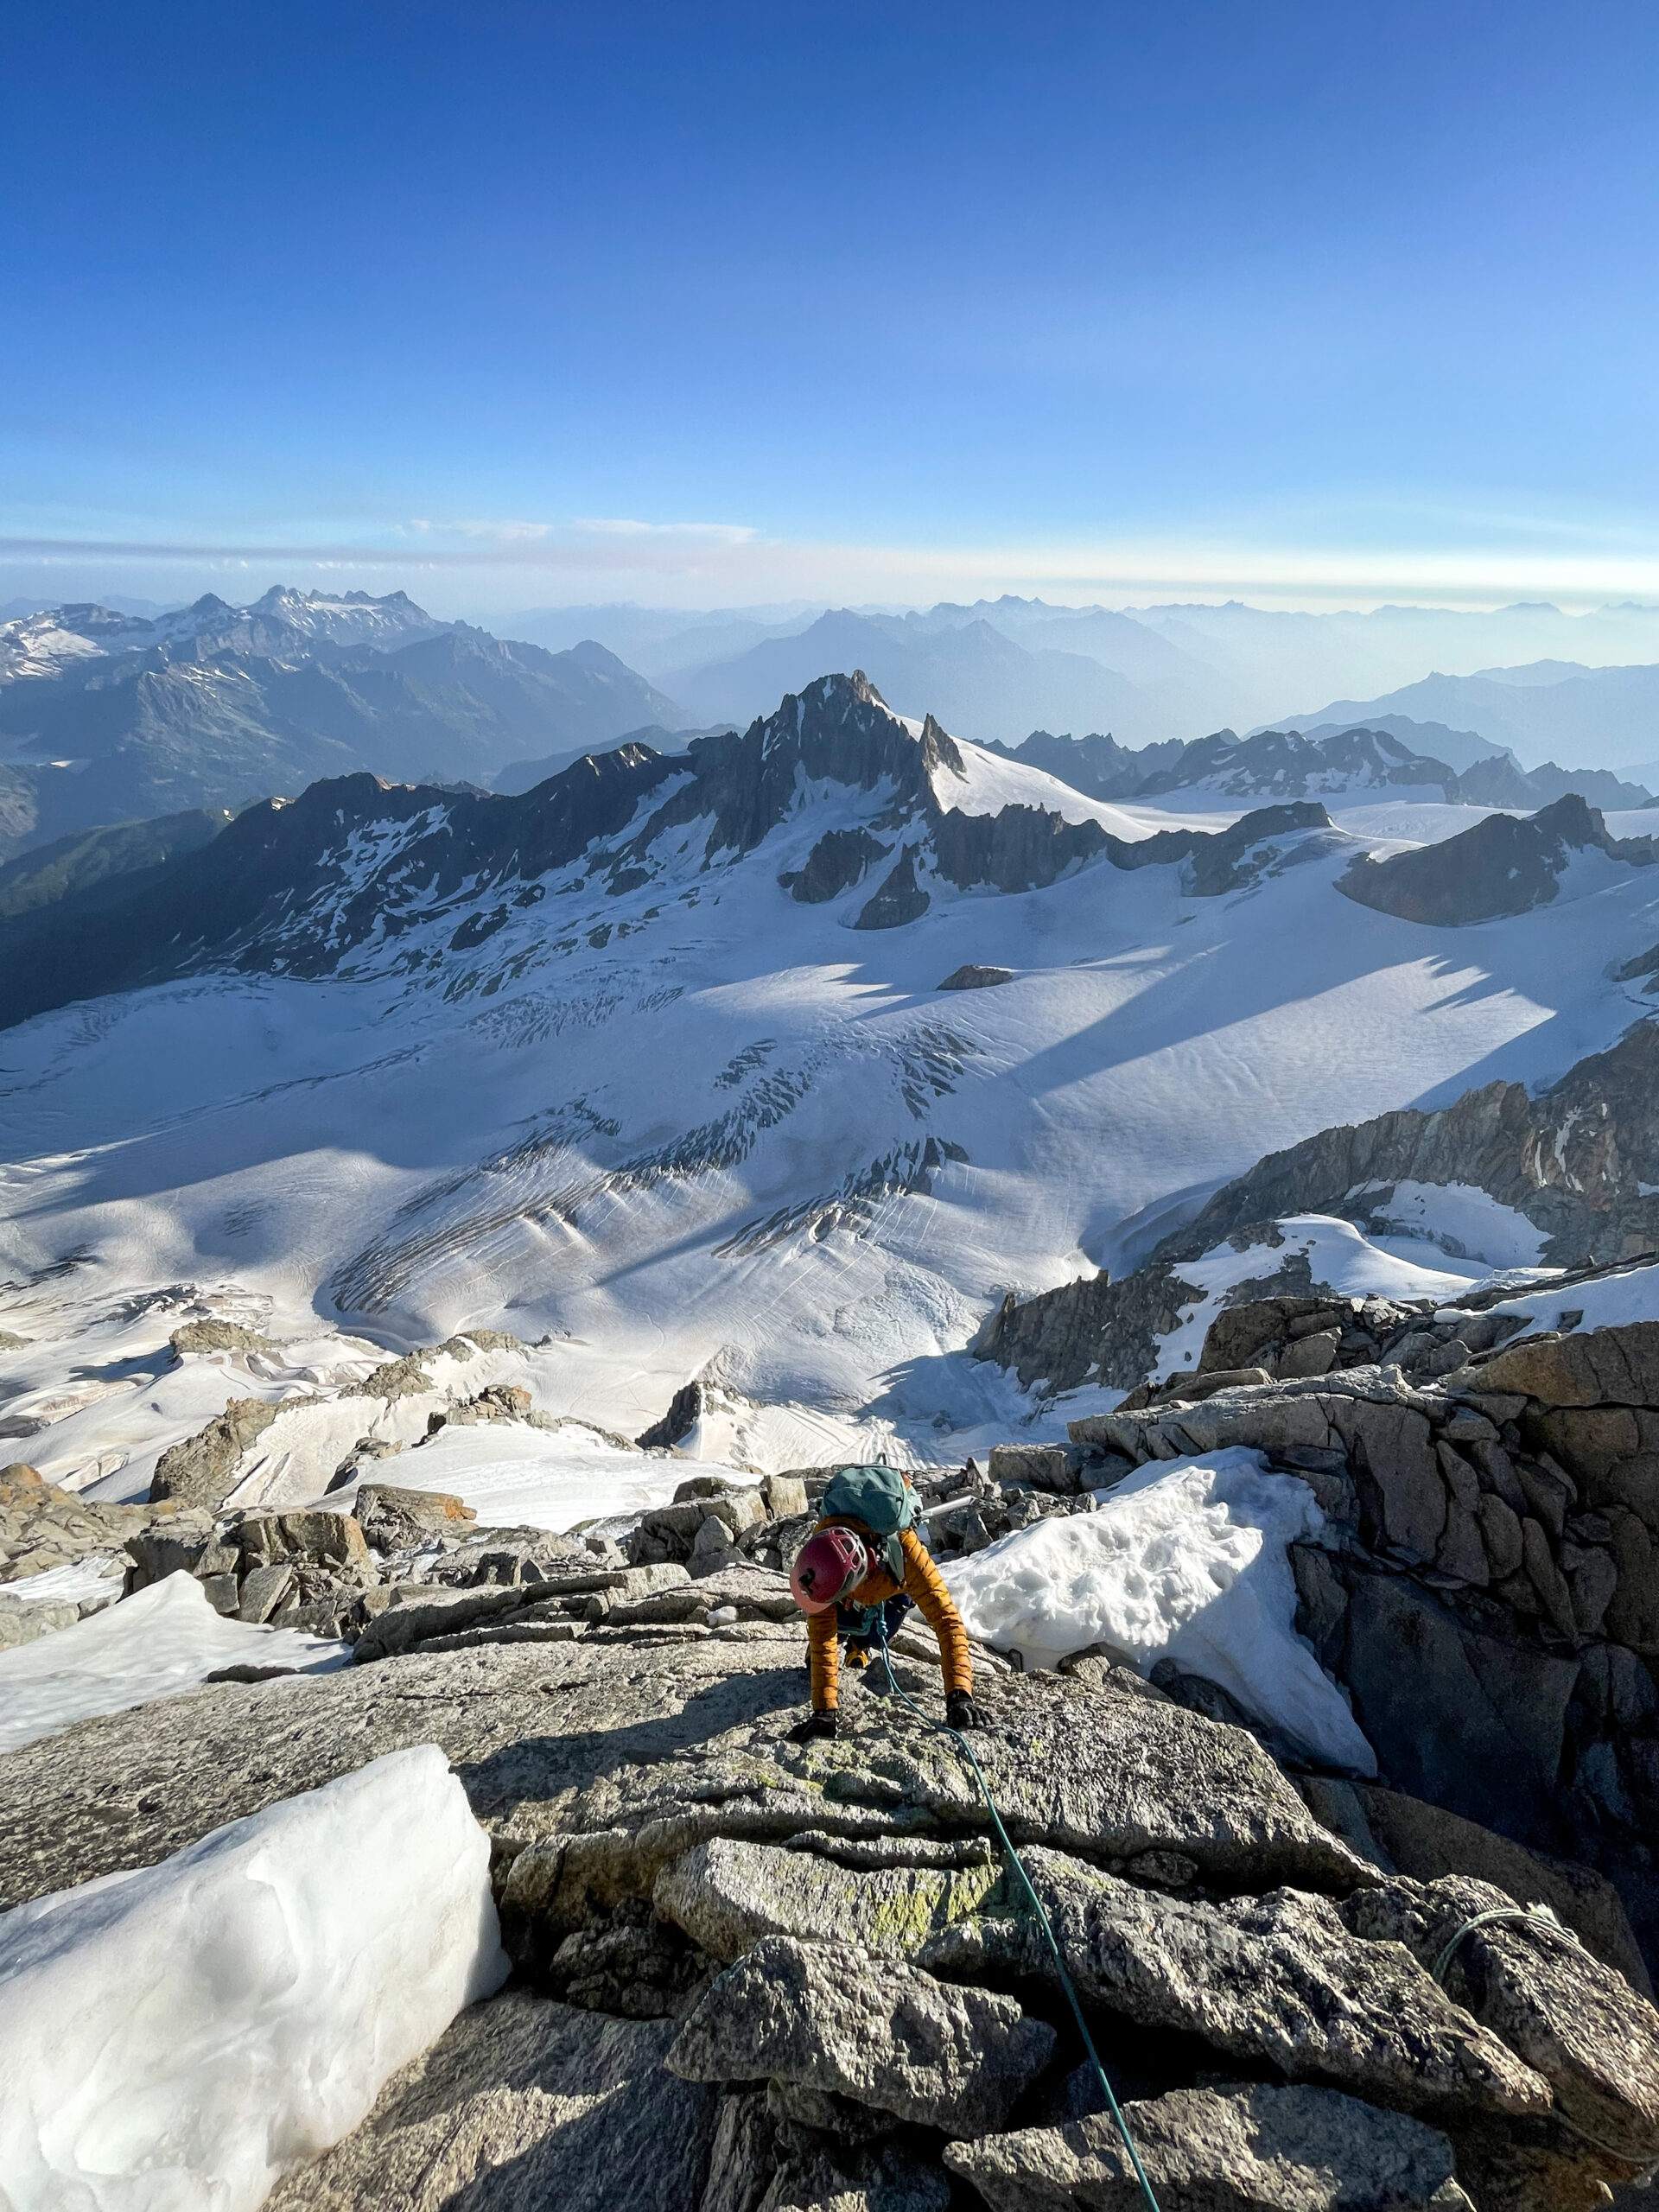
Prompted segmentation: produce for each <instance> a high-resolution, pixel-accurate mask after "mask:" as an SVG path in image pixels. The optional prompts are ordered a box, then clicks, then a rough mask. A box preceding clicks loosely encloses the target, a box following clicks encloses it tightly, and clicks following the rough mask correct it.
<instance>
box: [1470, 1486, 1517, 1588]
mask: <svg viewBox="0 0 1659 2212" xmlns="http://www.w3.org/2000/svg"><path fill="white" fill-rule="evenodd" d="M1475 1516H1476V1518H1477V1520H1478V1522H1479V1523H1480V1535H1481V1541H1482V1543H1483V1544H1484V1547H1485V1550H1486V1558H1487V1561H1488V1564H1489V1565H1490V1567H1491V1572H1492V1573H1493V1574H1494V1575H1495V1576H1496V1577H1497V1580H1499V1581H1502V1580H1504V1578H1505V1577H1506V1576H1508V1575H1511V1574H1515V1573H1519V1571H1520V1567H1521V1561H1522V1557H1523V1556H1524V1552H1523V1547H1522V1535H1521V1517H1520V1516H1519V1515H1518V1514H1517V1513H1516V1511H1515V1510H1514V1508H1513V1507H1512V1506H1510V1505H1507V1504H1505V1503H1504V1501H1503V1499H1502V1498H1501V1497H1497V1496H1496V1495H1494V1494H1493V1493H1492V1492H1491V1491H1487V1492H1485V1493H1484V1494H1483V1496H1482V1497H1481V1501H1480V1503H1479V1504H1478V1506H1477V1507H1476V1509H1475Z"/></svg>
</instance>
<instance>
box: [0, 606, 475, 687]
mask: <svg viewBox="0 0 1659 2212" xmlns="http://www.w3.org/2000/svg"><path fill="white" fill-rule="evenodd" d="M448 627H449V625H448V623H445V622H440V621H438V620H436V619H435V617H434V616H432V615H430V614H428V613H426V611H425V610H424V608H423V607H417V606H416V604H415V602H414V601H413V600H412V599H410V597H409V595H408V594H407V593H406V592H401V591H395V592H389V593H387V594H386V595H385V597H384V598H381V599H375V598H372V597H371V596H370V594H368V593H367V592H361V591H351V592H344V593H330V592H303V591H295V590H293V589H292V588H290V587H289V586H288V585H285V584H273V585H272V586H271V588H270V590H269V591H268V592H266V593H265V594H264V597H263V598H260V599H257V600H255V601H253V603H252V604H251V606H249V607H232V606H231V605H230V604H229V603H228V602H227V601H225V600H222V599H220V598H219V596H218V595H217V594H216V593H213V592H207V593H205V594H203V596H202V597H201V598H200V599H199V600H197V601H195V602H194V604H193V605H192V606H189V607H179V608H176V609H175V610H174V611H173V612H172V613H167V614H158V615H156V616H154V617H146V616H143V615H139V614H120V613H116V612H115V611H114V610H113V609H112V608H111V607H100V606H99V605H97V604H96V603H95V602H91V601H79V602H75V603H73V604H69V605H66V606H63V607H48V608H47V609H46V610H45V611H44V612H42V613H39V614H29V615H24V616H23V617H22V618H21V619H20V620H17V621H15V622H6V623H0V683H18V682H22V681H26V680H28V679H30V678H48V679H49V678H51V677H60V676H62V675H64V674H66V673H67V672H68V671H71V670H72V669H73V668H74V667H75V666H76V665H77V664H86V663H88V662H92V661H97V660H99V659H103V658H112V657H114V656H116V655H119V654H123V653H135V652H149V651H152V650H154V649H156V648H157V647H162V648H168V649H171V650H175V651H176V650H177V649H179V648H181V647H190V648H194V650H196V651H198V652H240V653H255V654H264V655H268V656H270V657H272V658H290V659H295V658H298V659H302V658H308V657H309V655H310V654H311V653H312V652H315V650H316V649H317V648H318V647H319V646H332V647H336V648H344V647H348V646H353V645H372V646H376V647H378V648H380V649H381V650H383V651H391V650H395V649H396V648H397V646H399V645H409V644H411V643H412V642H413V641H414V640H415V639H417V638H427V637H431V636H433V635H434V634H435V632H438V631H440V630H445V629H448Z"/></svg>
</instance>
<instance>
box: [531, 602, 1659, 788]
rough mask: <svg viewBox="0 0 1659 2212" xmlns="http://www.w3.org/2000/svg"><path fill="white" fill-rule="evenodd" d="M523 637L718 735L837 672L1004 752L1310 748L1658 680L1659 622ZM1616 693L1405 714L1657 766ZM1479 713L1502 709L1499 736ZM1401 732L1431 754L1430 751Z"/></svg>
mask: <svg viewBox="0 0 1659 2212" xmlns="http://www.w3.org/2000/svg"><path fill="white" fill-rule="evenodd" d="M512 626H513V627H514V628H515V631H516V632H518V633H520V634H523V635H525V636H530V637H534V638H536V639H538V641H539V642H541V643H543V644H544V645H568V644H569V643H571V642H574V641H575V638H576V637H577V636H578V635H581V636H585V637H590V638H594V639H598V640H599V641H600V642H601V644H604V645H608V646H609V647H610V648H611V650H612V651H613V652H616V653H618V654H620V656H621V657H622V658H623V659H625V660H626V662H627V663H628V664H629V665H630V666H631V667H634V668H638V669H639V670H640V671H642V672H643V673H644V674H645V676H646V677H648V678H649V679H650V680H651V681H652V683H658V684H660V685H661V686H662V688H663V689H664V690H666V691H668V692H669V693H671V695H672V696H673V697H675V698H677V699H679V700H682V701H683V702H684V703H685V704H686V705H687V706H688V707H690V708H691V709H694V710H695V711H696V714H697V715H698V716H699V717H700V718H701V719H702V720H704V721H720V720H730V721H736V722H739V723H746V722H747V721H749V720H750V719H751V718H752V717H753V716H754V715H759V714H763V713H765V712H766V711H767V710H768V709H769V708H770V707H771V705H772V702H774V701H775V700H776V698H777V696H778V694H779V689H780V688H789V689H795V690H798V689H799V687H800V686H801V685H802V684H803V683H807V682H810V680H811V678H812V677H813V676H814V675H816V674H817V673H818V672H820V671H822V670H823V669H825V668H833V667H841V668H850V667H854V666H857V667H862V668H866V669H868V671H870V673H871V675H872V676H873V677H874V679H875V680H876V681H877V682H878V683H880V684H881V686H882V687H883V689H884V691H885V692H886V694H887V696H889V697H891V698H892V699H893V701H894V702H895V703H897V704H899V706H901V707H902V709H903V710H904V711H905V712H906V713H914V714H921V713H924V712H926V711H930V710H931V712H933V713H934V714H937V715H939V716H940V718H941V720H943V721H944V722H945V723H946V725H947V726H948V727H950V728H954V729H956V730H957V731H959V732H960V734H962V735H963V736H966V737H969V738H970V739H973V740H975V741H978V742H982V743H990V742H993V741H997V742H1001V743H1002V744H1008V743H1011V742H1013V741H1014V739H1015V738H1016V736H1017V735H1018V734H1019V732H1020V731H1021V730H1022V729H1029V728H1032V727H1033V725H1042V726H1044V727H1046V728H1050V729H1065V728H1071V729H1085V730H1086V729H1096V730H1102V731H1110V732H1111V733H1112V734H1113V735H1114V736H1115V737H1116V739H1117V740H1118V741H1119V742H1120V743H1122V744H1128V745H1132V746H1138V747H1139V746H1145V745H1147V744H1153V743H1156V742H1160V741H1166V740H1169V739H1172V738H1179V739H1182V740H1190V739H1192V738H1195V737H1198V736H1200V735H1202V734H1204V733H1205V731H1208V730H1213V729H1217V728H1222V727H1226V726H1230V727H1234V728H1269V727H1272V728H1300V729H1303V730H1304V731H1306V728H1307V726H1308V723H1309V722H1310V721H1315V722H1318V723H1323V724H1329V725H1332V726H1335V725H1338V724H1339V725H1340V727H1341V728H1354V727H1356V726H1357V725H1363V727H1365V728H1373V729H1376V728H1387V727H1388V726H1389V718H1390V715H1391V714H1393V713H1394V712H1395V711H1396V709H1394V708H1392V707H1391V706H1390V704H1389V701H1391V700H1392V699H1394V698H1395V696H1400V697H1404V696H1406V694H1405V693H1404V692H1399V693H1396V691H1395V687H1399V686H1406V687H1408V688H1409V687H1413V686H1414V685H1415V684H1416V683H1418V681H1419V680H1420V679H1421V678H1422V677H1423V675H1424V671H1426V670H1428V669H1445V670H1454V671H1464V672H1465V677H1467V676H1469V675H1470V674H1471V672H1472V671H1484V676H1485V677H1488V678H1491V679H1494V680H1499V679H1501V680H1502V681H1503V682H1504V683H1509V684H1511V685H1512V684H1515V683H1521V682H1526V683H1534V684H1535V683H1537V682H1538V680H1539V677H1538V674H1537V673H1536V672H1535V671H1543V670H1546V669H1553V670H1556V671H1560V673H1561V675H1562V677H1563V678H1564V679H1565V678H1570V677H1572V676H1573V673H1574V672H1575V671H1588V672H1590V673H1592V674H1595V675H1597V676H1602V675H1605V674H1611V671H1607V670H1604V669H1602V668H1600V667H1599V665H1597V664H1604V663H1629V664H1637V663H1640V664H1659V608H1655V607H1637V606H1624V607H1601V608H1598V609H1595V610H1592V612H1591V613H1586V614H1565V613H1562V612H1561V611H1560V608H1558V607H1548V606H1516V607H1500V608H1497V609H1496V610H1493V611H1491V612H1476V613H1463V612H1458V611H1454V610H1450V609H1446V608H1437V607H1378V608H1375V609H1373V610H1371V611H1370V612H1369V613H1351V612H1346V611H1338V612H1334V613H1325V614H1315V613H1281V612H1277V611H1274V610H1271V609H1266V608H1262V607H1246V606H1243V605H1240V604H1238V603H1237V602H1236V601H1235V602H1230V603H1229V604H1227V605H1225V606H1221V607H1213V606H1208V607H1207V606H1166V607H1139V608H1136V609H1135V610H1133V612H1122V611H1116V610H1113V609H1111V608H1108V607H1054V606H1051V605H1049V604H1047V603H1046V602H1045V601H1042V600H1035V599H1033V600H1026V599H1016V598H1014V597H1012V596H1005V597H1003V598H1001V599H996V600H980V601H976V602H975V603H974V604H973V605H971V606H962V605H956V604H951V603H948V602H946V603H941V604H940V605H938V606H936V607H931V608H929V609H927V610H926V611H925V612H919V611H912V612H911V613H903V612H895V611H894V610H893V609H890V608H880V607H858V608H851V607H842V608H838V609H831V610H829V611H827V612H826V611H823V610H818V609H812V608H806V607H746V608H736V609H729V610H725V611H723V612H710V613H690V612H685V611H682V610H664V609H653V608H645V607H580V608H570V609H556V608H543V609H540V610H533V611H529V612H526V613H522V614H519V615H516V616H514V617H513V618H512ZM1010 648H1012V649H1013V650H1010ZM1457 680H1459V681H1461V680H1463V679H1462V678H1459V679H1457ZM1429 681H1430V682H1431V683H1432V682H1433V679H1432V678H1431V679H1429ZM1602 688H1603V691H1604V696H1602V697H1601V698H1600V699H1599V700H1598V701H1597V702H1594V703H1593V705H1592V706H1591V707H1589V708H1588V709H1586V711H1585V712H1584V713H1582V714H1577V715H1575V714H1573V713H1571V712H1567V711H1565V710H1567V709H1569V707H1570V704H1571V700H1572V695H1571V694H1570V693H1563V694H1562V695H1561V696H1560V697H1559V698H1557V699H1555V700H1554V701H1552V702H1548V704H1542V703H1539V704H1535V708H1534V710H1533V718H1532V719H1530V720H1524V719H1523V720H1522V721H1519V722H1517V721H1516V720H1515V718H1514V717H1513V716H1512V715H1507V714H1505V713H1504V712H1503V709H1505V707H1506V706H1507V704H1508V703H1509V702H1507V701H1506V700H1505V699H1504V698H1503V697H1502V696H1497V697H1495V698H1494V697H1487V698H1485V699H1484V700H1482V701H1480V702H1478V703H1477V704H1471V703H1470V699H1469V696H1466V695H1465V696H1459V695H1457V694H1455V693H1454V694H1451V695H1448V696H1447V697H1446V700H1445V701H1444V702H1442V703H1443V704H1444V706H1445V709H1446V711H1444V712H1442V711H1441V706H1440V705H1436V704H1434V703H1433V701H1432V700H1429V699H1424V700H1415V699H1414V702H1413V703H1410V704H1408V705H1406V706H1403V707H1401V708H1399V709H1397V712H1398V713H1399V714H1400V715H1402V717H1404V718H1407V719H1410V720H1413V721H1428V722H1439V723H1440V724H1441V726H1442V727H1444V728H1447V729H1448V731H1449V732H1451V731H1456V730H1461V731H1462V732H1464V733H1465V743H1466V746H1467V747H1468V753H1467V758H1468V759H1469V760H1472V759H1473V758H1474V757H1476V755H1477V754H1478V753H1479V752H1482V751H1491V750H1492V749H1493V748H1494V747H1509V748H1511V749H1513V750H1515V751H1516V752H1517V753H1520V754H1521V755H1522V758H1523V760H1526V761H1527V762H1528V763H1529V765H1530V764H1531V763H1532V762H1533V761H1535V760H1540V759H1542V758H1544V757H1546V756H1548V755H1554V758H1556V759H1557V760H1565V761H1566V762H1567V764H1568V765H1569V766H1574V767H1577V766H1585V765H1590V764H1592V763H1600V762H1604V761H1608V760H1613V761H1619V760H1631V761H1633V760H1636V759H1637V758H1640V759H1642V760H1651V759H1652V758H1653V757H1654V755H1655V753H1659V735H1654V734H1652V733H1651V732H1649V734H1646V735H1642V736H1638V737H1637V740H1636V744H1637V751H1635V752H1632V751H1631V750H1630V745H1629V743H1627V741H1626V735H1625V731H1624V722H1623V721H1621V720H1620V719H1619V714H1618V710H1617V709H1614V706H1613V701H1612V698H1611V694H1612V693H1613V692H1615V691H1616V690H1617V689H1618V687H1617V686H1616V685H1612V686H1604V687H1602ZM1638 688H1639V687H1638ZM1321 697H1324V698H1333V699H1334V700H1335V702H1336V703H1335V704H1333V705H1332V706H1331V707H1329V708H1323V709H1319V711H1318V713H1317V714H1316V715H1302V714H1300V713H1298V714H1287V713H1286V712H1285V711H1284V709H1285V702H1287V700H1294V699H1299V698H1300V699H1308V698H1321ZM1482 706H1484V707H1486V708H1488V709H1491V710H1492V711H1491V720H1490V724H1489V721H1487V720H1483V719H1482V718H1481V712H1480V708H1481V707H1482ZM1606 709H1613V711H1612V716H1611V720H1608V719H1607V718H1606V714H1605V712H1604V710H1606ZM1637 725H1638V728H1640V727H1641V725H1640V721H1639V715H1638V717H1637ZM1395 734H1399V735H1403V736H1405V737H1406V739H1407V741H1408V743H1414V744H1415V745H1416V746H1417V747H1418V749H1419V750H1420V751H1421V750H1422V749H1424V741H1423V740H1422V739H1421V737H1417V738H1414V737H1413V736H1412V734H1410V733H1409V732H1405V731H1401V732H1396V733H1395ZM1456 747H1457V740H1456V738H1455V737H1454V736H1452V735H1448V738H1447V740H1446V745H1445V747H1439V748H1434V757H1436V758H1439V759H1443V760H1447V761H1448V763H1449V765H1450V766H1452V767H1454V768H1461V767H1463V766H1465V765H1467V763H1466V760H1465V758H1463V757H1461V755H1460V753H1459V750H1458V749H1455V748H1456Z"/></svg>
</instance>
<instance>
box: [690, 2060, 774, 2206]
mask: <svg viewBox="0 0 1659 2212" xmlns="http://www.w3.org/2000/svg"><path fill="white" fill-rule="evenodd" d="M719 2109H720V2117H719V2119H718V2120H717V2121H716V2122H715V2139H714V2141H713V2143H712V2144H711V2145H710V2146H709V2174H708V2178H707V2180H706V2181H705V2182H704V2183H703V2185H702V2197H701V2199H700V2201H699V2203H698V2208H697V2212H755V2208H756V2207H757V2206H758V2205H759V2203H760V2199H761V2198H762V2197H763V2196H765V2195H766V2189H767V2186H768V2184H769V2183H770V2182H771V2180H772V2176H773V2175H774V2174H775V2173H776V2172H777V2171H778V2168H779V2165H780V2164H782V2162H783V2152H782V2150H781V2148H780V2146H779V2140H778V2133H779V2131H778V2123H777V2121H776V2120H775V2119H774V2118H773V2116H772V2113H771V2111H770V2110H769V2108H768V2105H767V2099H766V2091H765V2090H764V2089H741V2090H740V2091H739V2092H738V2093H737V2094H736V2095H734V2096H729V2097H722V2098H721V2101H720V2108H719Z"/></svg>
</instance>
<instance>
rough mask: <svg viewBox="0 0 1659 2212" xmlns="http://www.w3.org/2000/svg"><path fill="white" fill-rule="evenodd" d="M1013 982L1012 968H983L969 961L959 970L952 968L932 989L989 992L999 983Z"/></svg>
mask: <svg viewBox="0 0 1659 2212" xmlns="http://www.w3.org/2000/svg"><path fill="white" fill-rule="evenodd" d="M1013 981H1014V970H1013V969H1012V968H985V967H981V966H978V965H976V963H974V962H972V961H969V962H968V963H966V964H965V965H964V966H963V967H961V968H953V969H951V970H950V974H949V975H948V976H946V977H945V979H944V982H942V983H936V984H935V985H934V986H933V988H934V989H935V990H936V991H989V990H995V988H996V987H997V985H998V984H999V983H1011V982H1013Z"/></svg>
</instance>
